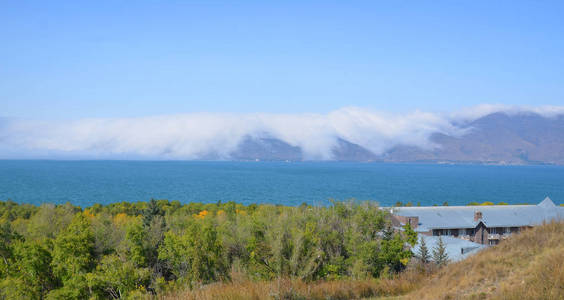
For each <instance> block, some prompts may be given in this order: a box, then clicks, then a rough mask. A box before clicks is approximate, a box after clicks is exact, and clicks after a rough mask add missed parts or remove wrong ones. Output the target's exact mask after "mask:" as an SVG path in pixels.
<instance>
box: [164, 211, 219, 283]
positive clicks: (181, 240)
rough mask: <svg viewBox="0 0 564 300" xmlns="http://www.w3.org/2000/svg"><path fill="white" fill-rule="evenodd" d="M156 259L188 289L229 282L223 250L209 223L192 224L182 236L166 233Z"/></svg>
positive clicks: (213, 225) (212, 226)
mask: <svg viewBox="0 0 564 300" xmlns="http://www.w3.org/2000/svg"><path fill="white" fill-rule="evenodd" d="M159 259H162V260H164V261H165V262H166V263H167V264H168V265H169V267H170V269H171V270H172V273H173V274H174V275H175V277H176V278H178V279H184V280H186V281H187V282H188V283H189V284H190V285H191V286H192V285H193V284H194V283H208V282H212V281H217V280H223V279H227V278H229V275H228V266H227V262H226V260H225V258H224V255H223V246H222V244H221V241H220V240H219V238H218V235H217V230H216V229H215V224H214V223H212V222H205V223H204V224H203V225H202V224H199V223H193V224H192V225H191V226H190V227H189V228H188V230H187V231H186V232H185V233H184V234H182V235H177V234H175V233H173V232H167V233H166V234H165V238H164V243H163V245H162V246H161V247H160V248H159Z"/></svg>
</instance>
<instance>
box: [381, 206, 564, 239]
mask: <svg viewBox="0 0 564 300" xmlns="http://www.w3.org/2000/svg"><path fill="white" fill-rule="evenodd" d="M552 220H564V207H559V206H556V205H555V204H554V202H552V200H550V198H548V197H546V198H545V199H544V200H543V201H542V202H540V203H539V204H537V205H487V206H427V207H396V208H393V209H392V223H393V225H394V226H403V225H405V224H410V225H411V227H412V228H413V229H414V230H415V231H417V232H418V233H419V234H422V235H426V236H450V237H456V238H460V239H464V240H468V241H471V242H475V243H479V244H482V245H496V244H497V243H499V241H500V240H503V239H505V238H507V237H509V236H510V235H511V234H514V233H517V232H519V231H521V230H523V229H526V228H530V227H533V226H536V225H541V224H543V223H546V222H550V221H552Z"/></svg>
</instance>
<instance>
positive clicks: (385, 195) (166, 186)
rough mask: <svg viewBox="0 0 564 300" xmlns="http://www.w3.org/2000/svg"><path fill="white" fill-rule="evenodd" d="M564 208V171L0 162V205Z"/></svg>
mask: <svg viewBox="0 0 564 300" xmlns="http://www.w3.org/2000/svg"><path fill="white" fill-rule="evenodd" d="M545 196H550V197H551V198H552V200H553V201H554V202H555V203H564V167H556V166H481V165H431V164H378V163H341V162H339V163H336V162H300V163H284V162H177V161H164V162H163V161H159V162H148V161H10V160H5V161H0V200H7V199H12V200H14V201H17V202H20V203H32V204H41V203H45V202H50V203H65V202H71V203H73V204H75V205H80V206H83V207H84V206H90V205H92V204H94V203H102V204H107V203H112V202H120V201H147V200H149V199H151V198H156V199H169V200H180V201H181V202H190V201H200V202H213V203H215V202H217V201H220V200H221V201H224V202H225V201H231V200H232V201H237V202H241V203H245V204H249V203H276V204H285V205H299V204H301V203H303V202H307V203H310V204H321V205H323V204H327V203H329V202H328V199H330V198H334V199H338V200H345V199H349V198H356V199H360V200H374V201H377V202H379V203H380V204H381V205H393V204H394V203H396V201H402V202H404V203H406V202H408V201H412V202H413V203H414V204H416V203H417V202H420V203H421V205H433V204H442V203H443V202H445V201H448V203H449V204H450V205H464V204H467V203H468V202H471V201H478V202H483V201H492V202H496V203H497V202H500V201H503V202H507V203H510V204H517V203H524V202H526V203H538V202H540V201H541V200H542V199H543V198H544V197H545Z"/></svg>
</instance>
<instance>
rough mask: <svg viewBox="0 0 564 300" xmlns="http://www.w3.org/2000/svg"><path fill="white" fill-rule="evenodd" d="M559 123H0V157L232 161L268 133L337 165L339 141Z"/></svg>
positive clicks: (215, 119)
mask: <svg viewBox="0 0 564 300" xmlns="http://www.w3.org/2000/svg"><path fill="white" fill-rule="evenodd" d="M499 111H503V112H507V113H509V114H514V113H519V112H534V113H539V114H541V115H543V116H547V117H552V116H555V115H558V114H564V107H555V106H543V107H518V106H504V105H481V106H477V107H473V108H469V109H465V110H461V111H458V112H454V113H450V114H437V113H430V112H423V111H414V112H411V113H407V114H388V113H383V112H376V111H370V110H366V109H362V108H358V107H348V108H342V109H339V110H336V111H333V112H330V113H328V114H261V113H255V114H230V113H225V114H217V113H193V114H180V115H166V116H155V117H144V118H123V119H82V120H75V121H35V120H14V119H0V158H1V157H4V158H18V157H25V158H27V157H57V158H76V157H80V158H148V159H200V158H207V157H215V158H220V159H229V158H230V156H229V155H230V153H231V152H232V151H234V150H235V149H236V148H237V145H238V144H239V143H240V142H241V141H242V140H243V139H244V138H245V137H246V136H253V137H257V136H263V135H268V136H271V137H274V138H278V139H280V140H283V141H285V142H287V143H289V144H291V145H293V146H299V147H300V148H302V150H303V151H304V155H305V158H306V159H313V160H319V159H321V160H328V159H332V148H333V147H334V146H335V145H336V144H337V141H338V139H339V138H341V139H344V140H347V141H350V142H353V143H356V144H359V145H361V146H363V147H365V148H367V149H369V150H371V151H373V152H374V153H377V154H380V153H383V152H385V151H386V150H388V149H390V148H391V147H394V146H396V145H398V144H405V145H412V146H418V147H422V148H426V149H430V148H433V147H435V146H436V145H433V144H432V143H431V142H430V141H429V136H430V135H431V134H432V133H434V132H442V133H445V134H449V135H461V134H464V133H465V130H463V129H460V128H458V127H456V126H454V125H453V123H456V122H457V121H470V120H473V119H476V118H479V117H482V116H484V115H487V114H490V113H493V112H499Z"/></svg>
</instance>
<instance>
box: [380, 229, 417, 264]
mask: <svg viewBox="0 0 564 300" xmlns="http://www.w3.org/2000/svg"><path fill="white" fill-rule="evenodd" d="M380 247H381V248H380V259H381V260H382V261H383V262H384V264H385V265H386V266H388V268H389V269H390V271H394V272H400V271H401V270H403V269H404V268H405V266H406V265H407V263H408V262H409V258H410V257H411V256H412V255H413V253H411V251H410V250H409V249H407V248H406V241H405V240H404V239H403V238H402V237H401V235H400V234H398V233H395V234H393V236H392V238H391V239H383V240H382V241H381V246H380Z"/></svg>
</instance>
